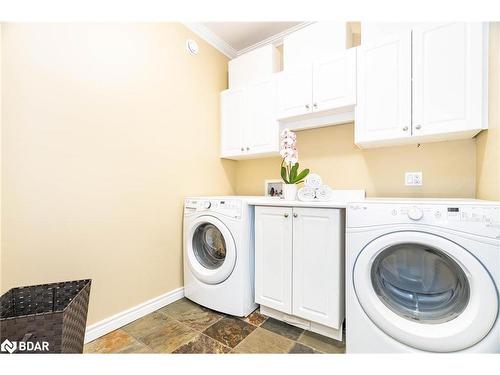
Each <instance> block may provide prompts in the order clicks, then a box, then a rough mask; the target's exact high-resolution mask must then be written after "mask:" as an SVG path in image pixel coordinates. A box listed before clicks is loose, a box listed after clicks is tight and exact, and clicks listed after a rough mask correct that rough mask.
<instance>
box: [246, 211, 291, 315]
mask: <svg viewBox="0 0 500 375" xmlns="http://www.w3.org/2000/svg"><path fill="white" fill-rule="evenodd" d="M292 217H293V216H292V209H291V208H289V207H259V206H258V207H255V301H256V302H257V303H260V304H262V305H264V306H267V307H270V308H272V309H275V310H278V311H281V312H284V313H287V314H291V313H292Z"/></svg>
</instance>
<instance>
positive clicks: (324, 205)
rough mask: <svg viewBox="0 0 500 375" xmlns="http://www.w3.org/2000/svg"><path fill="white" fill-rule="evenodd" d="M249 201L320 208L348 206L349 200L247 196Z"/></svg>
mask: <svg viewBox="0 0 500 375" xmlns="http://www.w3.org/2000/svg"><path fill="white" fill-rule="evenodd" d="M246 201H247V203H248V204H250V205H252V206H279V207H318V208H346V207H347V204H348V203H349V202H346V201H339V202H336V201H326V202H319V201H313V202H303V201H299V200H294V201H286V200H284V199H280V198H271V197H251V198H247V200H246Z"/></svg>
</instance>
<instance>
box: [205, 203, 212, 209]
mask: <svg viewBox="0 0 500 375" xmlns="http://www.w3.org/2000/svg"><path fill="white" fill-rule="evenodd" d="M210 207H212V203H210V202H209V201H206V202H203V208H205V209H207V210H208V209H209V208H210Z"/></svg>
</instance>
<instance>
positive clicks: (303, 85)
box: [277, 66, 312, 118]
mask: <svg viewBox="0 0 500 375" xmlns="http://www.w3.org/2000/svg"><path fill="white" fill-rule="evenodd" d="M277 91H278V118H288V117H294V116H300V115H304V114H307V113H310V112H311V111H312V71H311V67H310V66H305V67H301V68H297V69H294V70H289V71H286V72H285V71H283V72H281V73H278V74H277Z"/></svg>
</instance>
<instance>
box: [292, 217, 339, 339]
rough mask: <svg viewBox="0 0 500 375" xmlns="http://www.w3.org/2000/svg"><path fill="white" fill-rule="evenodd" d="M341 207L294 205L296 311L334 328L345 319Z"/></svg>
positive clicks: (294, 286) (294, 311)
mask: <svg viewBox="0 0 500 375" xmlns="http://www.w3.org/2000/svg"><path fill="white" fill-rule="evenodd" d="M341 221H342V216H341V212H340V210H339V209H322V208H294V209H293V298H292V300H293V309H292V312H293V315H296V316H299V317H301V318H304V319H309V320H311V321H314V322H317V323H319V324H323V325H326V326H329V327H333V328H336V329H338V328H340V325H341V324H342V320H343V308H344V306H343V303H344V302H343V300H344V295H343V292H342V290H343V287H344V282H343V279H344V268H343V262H344V261H343V255H342V254H343V252H342V249H343V243H344V236H343V232H342V231H341V228H342V222H341Z"/></svg>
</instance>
